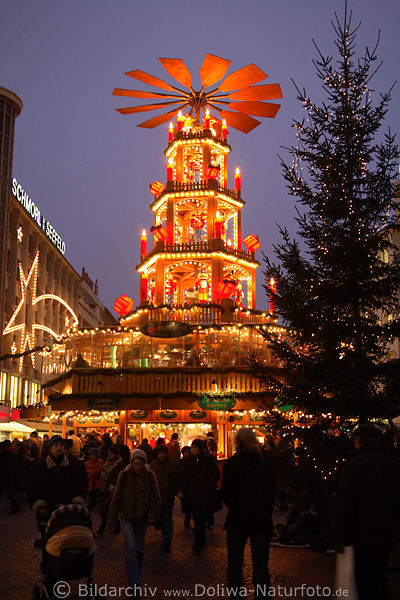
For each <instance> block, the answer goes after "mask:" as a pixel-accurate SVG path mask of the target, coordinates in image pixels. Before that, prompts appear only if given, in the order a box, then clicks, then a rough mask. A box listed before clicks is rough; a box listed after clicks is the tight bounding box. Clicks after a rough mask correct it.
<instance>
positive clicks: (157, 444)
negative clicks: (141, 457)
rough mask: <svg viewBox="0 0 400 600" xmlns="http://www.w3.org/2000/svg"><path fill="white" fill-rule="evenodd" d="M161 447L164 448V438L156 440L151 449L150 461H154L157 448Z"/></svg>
mask: <svg viewBox="0 0 400 600" xmlns="http://www.w3.org/2000/svg"><path fill="white" fill-rule="evenodd" d="M162 445H164V446H165V438H163V437H159V438H157V441H156V445H155V446H154V448H153V455H152V458H151V460H154V459H155V458H157V448H158V446H162Z"/></svg>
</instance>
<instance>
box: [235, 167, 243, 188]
mask: <svg viewBox="0 0 400 600" xmlns="http://www.w3.org/2000/svg"><path fill="white" fill-rule="evenodd" d="M241 188H242V176H241V174H240V169H239V167H236V171H235V190H236V191H237V192H240V190H241Z"/></svg>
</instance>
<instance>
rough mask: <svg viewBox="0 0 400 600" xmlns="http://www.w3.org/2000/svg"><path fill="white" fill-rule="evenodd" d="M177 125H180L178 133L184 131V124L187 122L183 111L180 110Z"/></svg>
mask: <svg viewBox="0 0 400 600" xmlns="http://www.w3.org/2000/svg"><path fill="white" fill-rule="evenodd" d="M176 120H177V123H178V131H182V128H183V124H184V122H185V117H184V116H183V115H182V111H181V110H180V111H179V112H178V117H177V119H176Z"/></svg>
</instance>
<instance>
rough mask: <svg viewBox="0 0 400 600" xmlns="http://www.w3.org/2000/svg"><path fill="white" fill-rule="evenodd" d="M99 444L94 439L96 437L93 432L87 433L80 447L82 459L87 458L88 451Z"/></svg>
mask: <svg viewBox="0 0 400 600" xmlns="http://www.w3.org/2000/svg"><path fill="white" fill-rule="evenodd" d="M99 447H100V444H99V442H98V441H97V440H96V437H95V435H94V434H93V433H89V434H88V435H87V436H86V441H85V443H84V444H83V447H82V452H83V459H84V460H87V459H88V452H89V450H90V449H91V448H99Z"/></svg>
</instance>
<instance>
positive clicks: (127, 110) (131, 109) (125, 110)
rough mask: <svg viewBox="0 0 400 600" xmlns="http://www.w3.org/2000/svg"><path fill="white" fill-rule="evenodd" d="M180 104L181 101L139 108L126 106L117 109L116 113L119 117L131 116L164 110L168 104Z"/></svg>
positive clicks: (144, 105) (145, 105)
mask: <svg viewBox="0 0 400 600" xmlns="http://www.w3.org/2000/svg"><path fill="white" fill-rule="evenodd" d="M180 102H182V100H177V101H176V102H159V103H157V104H142V105H141V106H128V107H127V108H117V111H118V112H119V113H121V115H131V114H133V113H139V112H146V111H148V110H158V109H160V108H166V107H167V106H168V105H169V104H179V103H180Z"/></svg>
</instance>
